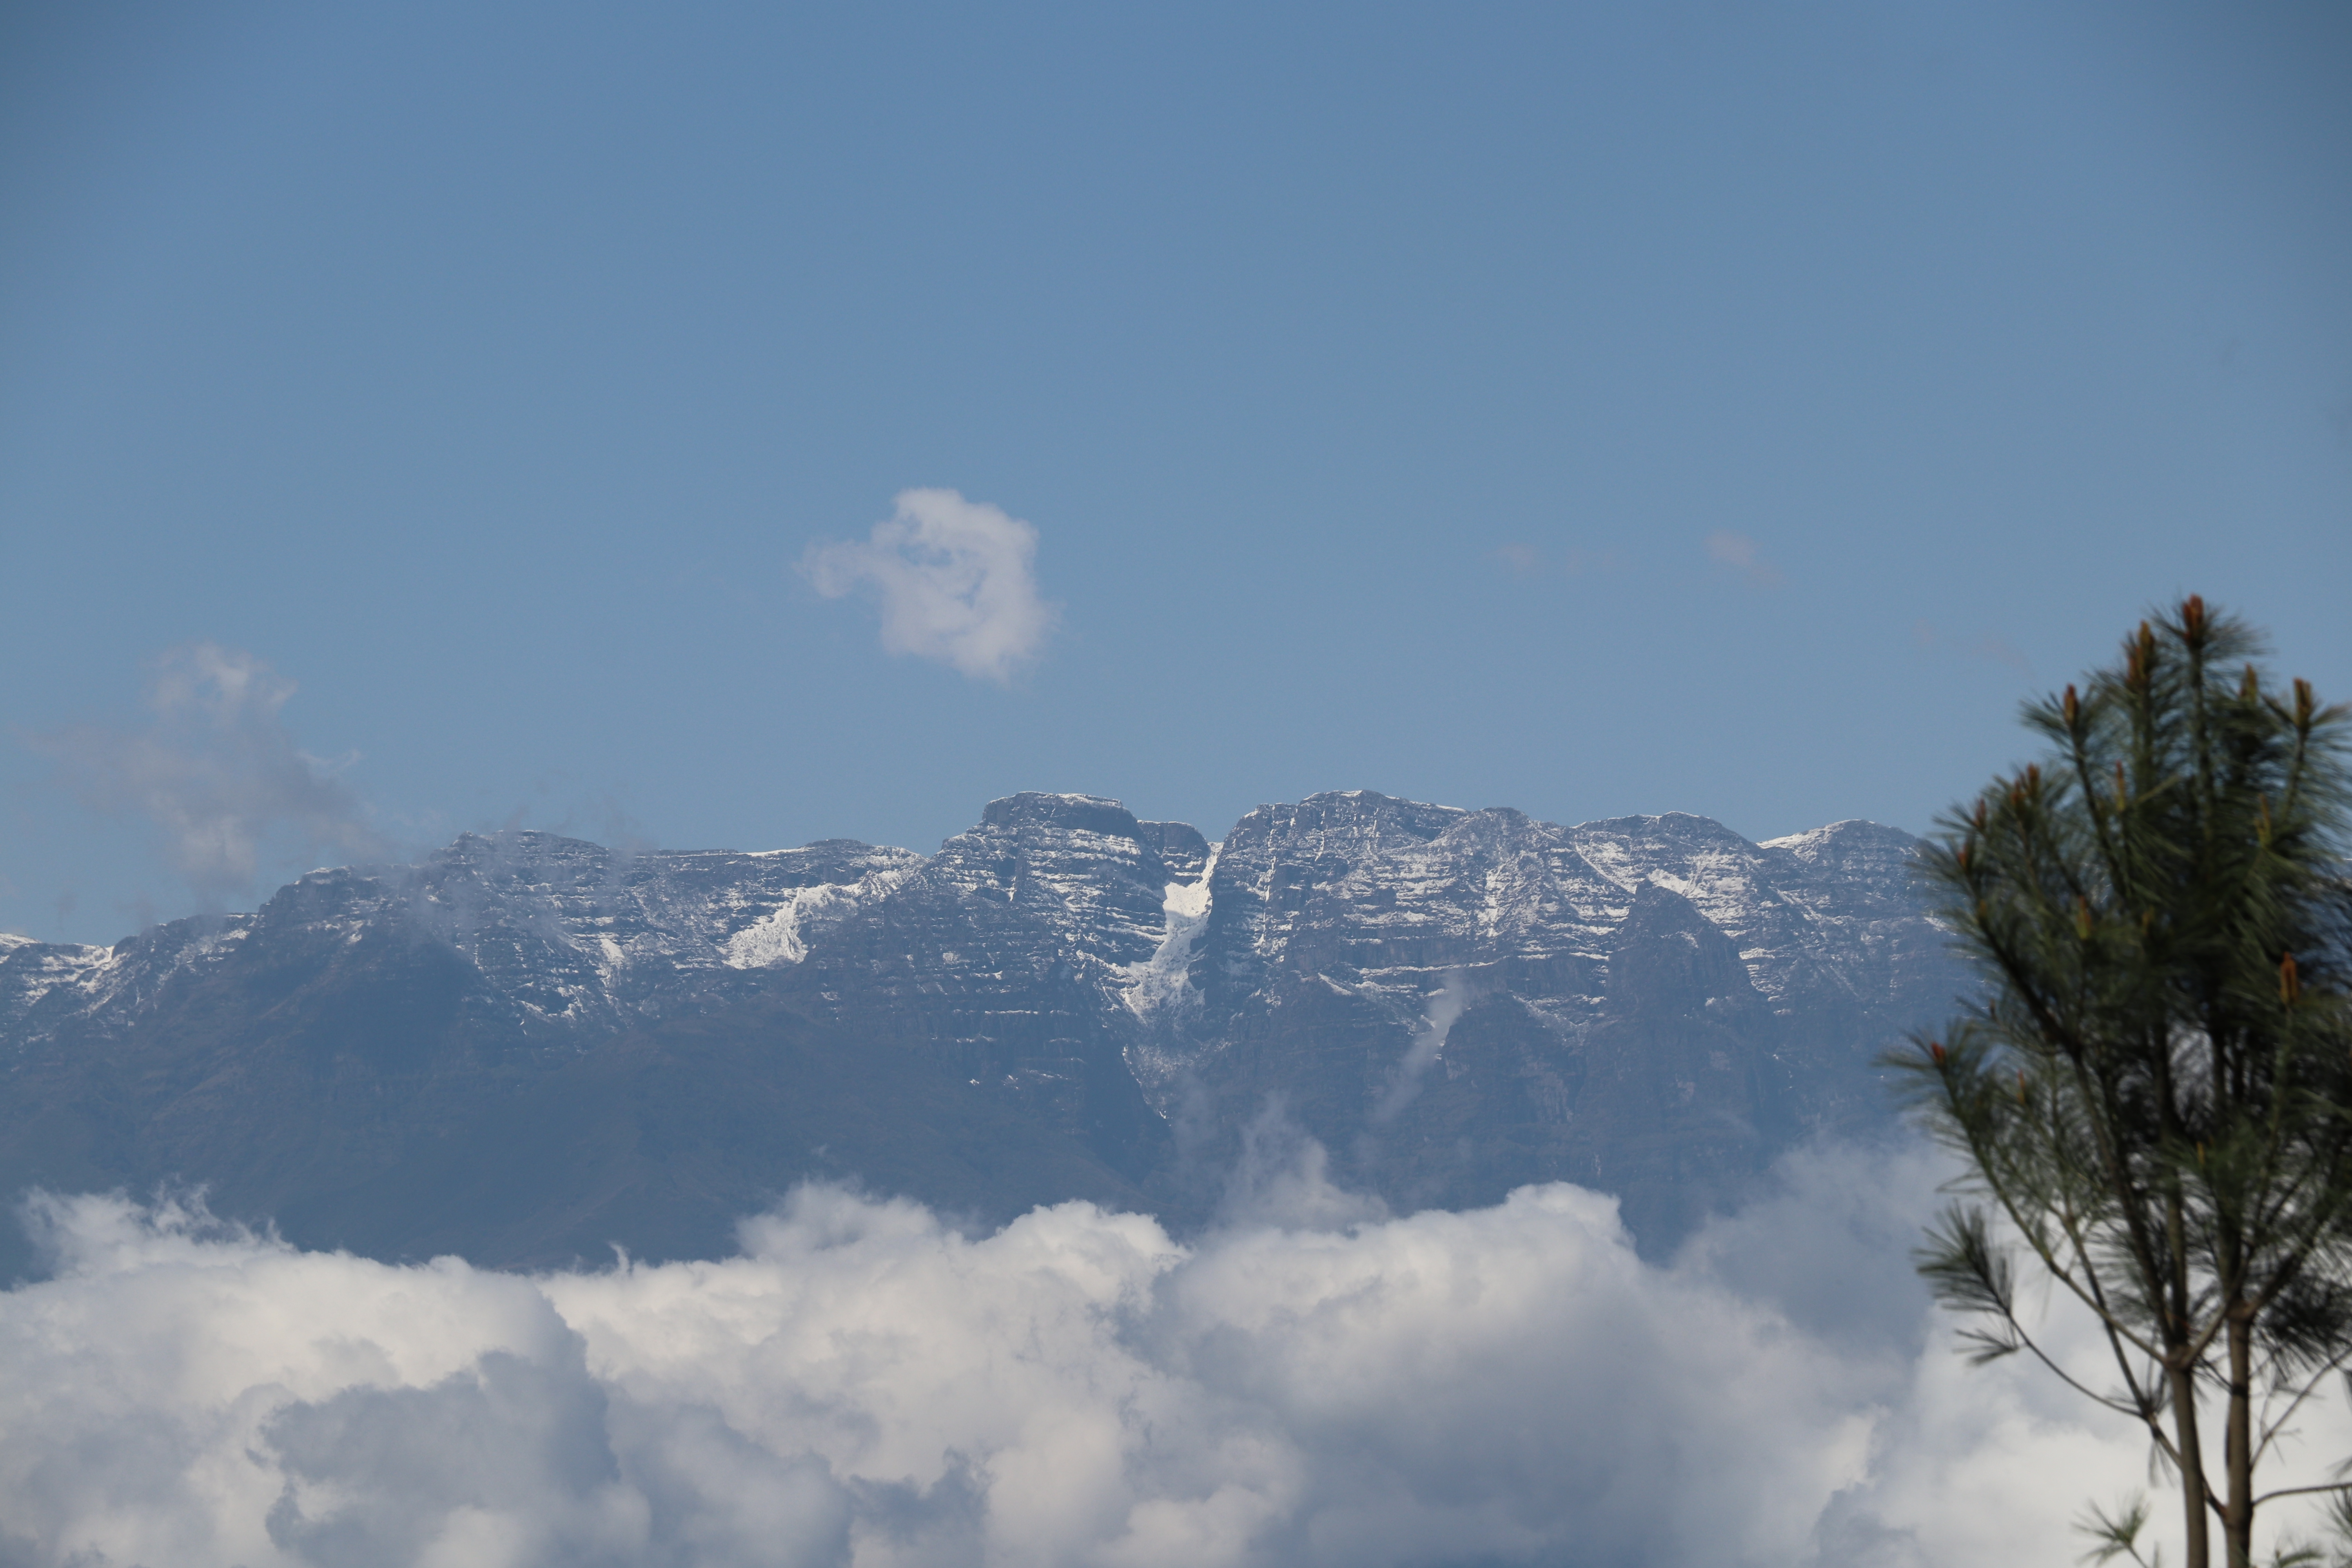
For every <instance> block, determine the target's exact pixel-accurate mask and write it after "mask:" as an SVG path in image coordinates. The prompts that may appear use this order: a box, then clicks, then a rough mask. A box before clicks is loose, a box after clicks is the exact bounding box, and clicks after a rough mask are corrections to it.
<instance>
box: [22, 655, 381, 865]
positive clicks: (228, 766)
mask: <svg viewBox="0 0 2352 1568" xmlns="http://www.w3.org/2000/svg"><path fill="white" fill-rule="evenodd" d="M294 690H295V687H294V683H293V682H292V681H290V680H288V679H285V678H284V677H282V676H280V675H279V674H278V672H277V671H276V670H274V669H272V668H270V667H269V665H268V662H267V661H266V660H263V659H261V658H257V657H255V656H254V655H252V654H250V653H245V652H240V651H238V650H237V649H235V648H226V647H221V646H220V645H219V644H217V643H212V642H194V643H187V644H184V645H182V646H180V647H174V648H172V649H169V650H168V651H166V652H164V653H163V654H161V655H159V656H157V658H155V659H154V660H153V661H152V665H151V671H150V677H149V680H148V683H147V708H148V710H149V714H150V717H149V719H148V721H146V722H145V723H144V724H142V725H140V726H137V727H133V728H110V727H108V726H104V725H98V724H81V725H76V726H73V727H71V728H68V729H65V730H60V731H53V732H51V733H48V734H45V735H40V736H37V737H34V739H33V742H32V743H33V745H34V747H35V749H36V750H37V751H39V752H42V753H44V754H46V755H47V756H48V757H49V758H51V759H52V760H53V761H54V762H55V763H56V764H57V770H58V777H59V778H60V780H62V781H63V782H64V783H65V784H67V785H68V787H69V788H71V789H72V790H73V792H74V793H75V794H76V795H79V797H80V798H81V800H82V801H83V803H84V804H86V805H89V806H91V807H92V808H94V809H96V810H99V811H102V812H107V813H112V814H121V815H128V816H139V817H142V818H144V819H145V820H146V821H147V822H148V823H149V824H151V825H152V826H153V828H154V829H155V830H156V833H157V835H158V838H159V842H160V846H161V847H162V850H163V855H164V857H165V858H166V859H167V860H168V861H169V862H170V864H171V865H172V867H173V869H174V870H175V871H177V872H178V873H179V875H181V876H182V877H184V879H186V880H187V883H188V886H189V888H190V889H192V890H193V891H194V893H195V895H196V897H197V899H198V900H199V901H200V902H203V903H205V904H207V905H209V906H212V907H215V908H218V907H220V906H222V905H223V904H225V903H226V901H227V900H230V899H232V898H234V897H236V895H238V894H241V893H244V892H246V891H247V890H248V889H251V888H252V886H253V884H254V880H255V878H256V876H257V873H258V872H259V871H260V870H261V869H262V868H263V858H264V855H265V853H266V851H268V849H270V848H272V847H275V848H277V849H278V850H280V851H282V852H284V853H285V854H287V855H289V856H299V855H302V854H309V853H314V852H317V851H320V850H334V851H337V852H340V853H342V854H345V855H350V856H354V857H356V856H361V855H365V854H370V853H374V852H376V851H378V850H379V849H380V848H381V847H382V846H381V844H380V842H379V840H378V838H377V837H376V834H375V832H374V830H373V827H372V826H370V824H369V820H368V813H367V809H366V807H365V805H364V804H363V803H362V801H361V799H360V797H359V795H358V794H357V793H356V792H355V791H353V790H352V787H351V785H350V784H348V783H346V782H345V781H344V780H343V779H342V778H341V776H340V771H341V767H342V766H343V765H345V764H344V763H337V762H331V761H328V760H326V759H322V758H319V757H314V756H311V755H309V754H308V753H306V752H303V751H302V750H301V748H300V747H299V746H298V745H297V744H296V743H295V740H294V737H293V734H292V732H291V731H289V730H288V728H287V727H286V722H285V720H284V719H283V718H282V717H281V716H280V710H281V709H283V708H284V707H285V705H286V701H287V700H288V699H289V698H290V697H292V696H293V695H294ZM346 761H348V759H347V760H346Z"/></svg>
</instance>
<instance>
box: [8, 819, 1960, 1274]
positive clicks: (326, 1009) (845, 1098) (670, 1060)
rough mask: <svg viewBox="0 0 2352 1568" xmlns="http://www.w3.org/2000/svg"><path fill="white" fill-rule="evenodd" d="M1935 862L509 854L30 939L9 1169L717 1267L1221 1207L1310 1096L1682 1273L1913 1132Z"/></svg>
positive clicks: (1580, 836) (348, 1223) (1644, 851)
mask: <svg viewBox="0 0 2352 1568" xmlns="http://www.w3.org/2000/svg"><path fill="white" fill-rule="evenodd" d="M1910 849H1911V840H1910V839H1909V838H1907V837H1906V836H1905V835H1902V834H1900V833H1897V832H1895V831H1893V830H1891V829H1887V828H1884V827H1879V826H1874V825H1872V824H1868V823H1859V822H1853V823H1843V824H1839V825H1836V826H1831V827H1826V828H1822V829H1819V830H1817V831H1815V832H1813V833H1809V834H1804V835H1800V836H1798V837H1793V838H1788V839H1782V840H1777V841H1774V842H1772V843H1769V844H1762V845H1758V844H1750V843H1748V841H1746V840H1745V839H1742V838H1740V837H1738V836H1737V835H1735V834H1732V833H1730V832H1729V831H1727V829H1725V828H1723V827H1722V826H1719V825H1717V824H1715V823H1712V822H1709V821H1706V819H1704V818H1699V817H1691V816H1659V817H1630V818H1622V819H1619V820H1615V821H1610V822H1601V823H1589V824H1585V825H1583V826H1574V827H1564V826H1557V825H1554V824H1549V823H1541V822H1537V821H1535V820H1533V819H1531V818H1529V817H1528V816H1524V815H1523V814H1521V813H1518V812H1516V811H1510V810H1507V809H1495V810H1486V811H1463V810H1458V809H1455V808H1453V807H1448V806H1436V805H1422V804H1419V803H1415V802H1411V801H1402V800H1394V799H1391V798H1389V797H1386V796H1382V795H1374V794H1370V793H1368V792H1361V791H1352V792H1348V793H1345V794H1336V795H1316V796H1312V797H1310V798H1308V799H1307V800H1305V801H1301V802H1298V803H1297V804H1296V805H1271V806H1264V807H1261V808H1259V809H1258V810H1256V811H1255V812H1252V813H1251V814H1250V815H1249V816H1245V817H1244V818H1243V819H1242V821H1241V822H1239V823H1237V824H1235V825H1234V827H1233V828H1232V830H1231V831H1230V832H1228V833H1227V834H1226V835H1225V836H1224V837H1223V839H1222V840H1220V841H1218V842H1217V843H1214V844H1212V843H1210V842H1209V841H1207V840H1206V839H1205V838H1204V837H1203V836H1202V835H1201V834H1200V833H1199V832H1197V831H1196V830H1194V829H1193V828H1192V827H1190V826H1185V825H1183V824H1180V823H1155V822H1141V821H1138V820H1137V819H1136V818H1135V817H1134V816H1132V815H1131V814H1129V812H1128V811H1127V810H1126V809H1125V808H1123V807H1122V806H1120V805H1118V803H1117V802H1114V801H1108V800H1100V799H1097V798H1093V797H1089V796H1083V795H1015V796H1012V797H1009V798H1007V799H1004V800H1000V801H996V802H992V803H991V804H990V805H989V806H988V807H987V809H986V811H985V812H984V813H983V814H982V820H981V822H980V823H979V824H978V825H977V826H974V827H973V828H972V829H971V831H969V832H967V833H963V834H960V835H958V836H957V837H953V838H950V839H949V840H948V841H947V842H946V843H945V844H944V845H942V846H941V847H940V850H939V852H938V853H936V854H934V855H931V856H928V857H926V856H920V855H916V854H913V853H910V852H908V851H906V850H902V849H890V848H877V847H871V846H867V845H863V844H856V843H851V842H847V841H843V840H831V841H826V842H823V843H819V844H814V845H811V846H808V847H805V848H802V849H793V850H782V851H775V852H770V853H763V854H739V853H732V852H719V851H712V852H698V853H676V852H647V853H641V854H635V855H625V854H622V853H619V852H616V851H612V850H607V849H604V848H603V847H598V846H595V845H593V844H586V843H582V842H580V841H578V840H573V839H566V838H560V837H552V836H550V835H545V834H536V833H507V834H499V835H496V836H492V837H478V836H473V835H468V836H466V837H461V838H459V839H458V840H457V842H456V843H454V844H452V845H451V846H450V847H448V848H446V849H445V850H443V851H442V852H440V853H439V854H437V855H436V856H434V857H432V858H429V859H427V860H425V861H424V862H423V863H421V864H419V865H415V866H409V867H375V868H346V869H338V870H327V871H318V872H313V873H311V874H310V875H309V876H307V877H304V878H303V879H300V880H299V881H298V882H295V883H293V884H291V885H290V886H289V887H287V888H285V889H281V890H280V891H279V892H278V894H277V895H276V896H275V897H274V898H272V899H271V900H269V901H268V903H267V904H265V905H264V906H263V908H262V909H261V910H258V911H257V912H256V913H254V914H251V915H237V916H231V917H228V918H226V919H225V920H215V921H180V922H176V923H174V924H173V925H169V926H165V927H162V928H158V929H157V930H155V931H150V932H147V933H144V934H142V936H139V937H136V938H133V939H131V940H129V941H126V942H121V943H119V944H117V945H116V946H115V947H113V948H111V949H103V948H78V947H58V946H50V945H47V944H42V943H37V942H25V941H23V940H21V939H16V938H0V1063H4V1064H5V1079H0V1180H5V1181H6V1182H7V1183H8V1184H10V1185H11V1186H13V1187H22V1186H23V1185H26V1184H31V1183H35V1182H42V1183H47V1184H56V1185H68V1186H89V1185H112V1184H121V1183H125V1182H130V1183H135V1184H145V1183H150V1182H153V1181H156V1180H160V1179H166V1178H179V1179H184V1180H189V1181H202V1182H208V1183H210V1184H213V1186H214V1188H215V1194H216V1197H217V1198H218V1200H219V1201H221V1203H222V1204H223V1206H225V1207H226V1208H229V1209H231V1210H233V1211H237V1212H246V1213H253V1214H264V1213H266V1214H269V1215H276V1216H277V1217H278V1219H279V1220H280V1222H281V1223H284V1224H286V1225H287V1226H288V1227H289V1234H294V1235H296V1236H297V1239H304V1240H311V1241H320V1242H332V1243H335V1244H339V1245H348V1246H353V1247H360V1248H362V1249H363V1250H370V1251H374V1252H379V1253H386V1254H392V1253H399V1252H402V1251H404V1250H415V1249H418V1248H420V1247H427V1246H430V1247H449V1248H452V1249H456V1250H463V1251H468V1252H470V1253H472V1254H474V1255H476V1256H478V1257H481V1258H483V1259H484V1260H486V1261H521V1260H532V1261H535V1260H547V1259H551V1258H559V1257H562V1256H568V1255H569V1254H568V1252H567V1250H566V1249H571V1250H572V1251H585V1252H593V1251H595V1250H597V1248H598V1246H599V1244H600V1243H601V1242H602V1241H604V1240H607V1239H610V1240H619V1241H623V1242H625V1243H626V1244H628V1245H630V1246H631V1247H632V1248H633V1249H634V1250H636V1251H639V1252H644V1253H654V1254H667V1253H675V1252H677V1251H682V1250H694V1249H697V1248H703V1249H708V1248H711V1247H718V1246H722V1245H723V1244H724V1224H725V1221H726V1219H727V1218H728V1217H729V1216H730V1214H731V1213H732V1212H739V1211H740V1209H742V1208H745V1207H749V1206H751V1205H755V1204H757V1203H759V1202H761V1201H764V1200H765V1199H766V1198H767V1197H769V1196H772V1195H773V1194H774V1193H775V1192H776V1191H778V1190H780V1189H781V1188H782V1187H783V1186H784V1185H787V1184H789V1183H790V1182H792V1181H793V1180H796V1179H799V1178H801V1177H803V1176H805V1175H811V1174H816V1175H832V1176H847V1177H854V1178H859V1179H863V1180H866V1181H868V1182H871V1183H876V1184H882V1185H887V1186H891V1187H894V1188H897V1189H899V1190H905V1191H908V1192H911V1193H914V1194H917V1195H919V1196H922V1197H924V1198H926V1199H927V1200H929V1201H931V1202H934V1203H940V1204H944V1205H948V1206H950V1207H952V1208H955V1209H958V1210H961V1211H966V1212H971V1213H972V1214H974V1215H979V1216H989V1217H993V1216H996V1215H1003V1214H1006V1213H1010V1212H1013V1211H1016V1210H1017V1209H1019V1208H1020V1207H1023V1206H1025V1205H1028V1204H1030V1203H1034V1202H1039V1201H1048V1200H1052V1199H1055V1198H1060V1197H1065V1196H1070V1195H1086V1196H1090V1197H1097V1198H1099V1199H1102V1200H1104V1201H1108V1202H1116V1203H1129V1204H1139V1205H1150V1206H1153V1207H1156V1208H1158V1209H1160V1210H1161V1211H1163V1212H1165V1213H1168V1214H1170V1215H1171V1216H1173V1217H1176V1218H1178V1219H1179V1220H1180V1221H1182V1220H1198V1219H1201V1218H1204V1217H1207V1216H1209V1215H1213V1213H1214V1212H1215V1211H1216V1209H1217V1207H1218V1205H1219V1204H1220V1203H1221V1202H1223V1201H1224V1199H1225V1197H1226V1195H1227V1189H1226V1184H1227V1181H1228V1178H1229V1177H1230V1174H1231V1173H1232V1171H1233V1170H1234V1166H1235V1163H1236V1161H1237V1159H1238V1157H1239V1152H1240V1145H1241V1140H1242V1137H1243V1133H1244V1129H1247V1128H1251V1127H1254V1126H1255V1127H1261V1128H1262V1127H1263V1126H1265V1125H1266V1119H1267V1118H1269V1117H1272V1118H1275V1119H1277V1120H1281V1121H1286V1122H1288V1123H1290V1124H1293V1125H1295V1126H1296V1127H1297V1128H1298V1129H1301V1130H1303V1131H1306V1132H1307V1133H1310V1134H1312V1135H1313V1136H1314V1137H1316V1138H1317V1139H1318V1140H1320V1141H1321V1142H1323V1143H1324V1144H1325V1145H1326V1147H1327V1148H1328V1150H1329V1151H1330V1153H1331V1155H1332V1158H1333V1160H1334V1163H1335V1165H1336V1167H1337V1169H1338V1170H1339V1173H1341V1175H1342V1176H1343V1177H1344V1178H1345V1179H1346V1180H1348V1181H1349V1182H1350V1183H1351V1184H1356V1185H1360V1186H1362V1187H1365V1188H1369V1189H1370V1190H1372V1191H1375V1192H1378V1193H1379V1194H1381V1195H1383V1196H1384V1197H1385V1198H1386V1199H1387V1200H1388V1201H1390V1202H1391V1204H1394V1205H1400V1206H1421V1205H1448V1206H1456V1205H1469V1204H1476V1203H1484V1202H1490V1201H1493V1200H1495V1199H1496V1198H1499V1197H1500V1196H1501V1195H1502V1194H1504V1193H1505V1192H1506V1191H1507V1190H1508V1189H1509V1188H1510V1187H1511V1186H1514V1185H1517V1184H1520V1183H1523V1182H1528V1181H1537V1180H1548V1179H1554V1178H1565V1179H1570V1180H1575V1181H1580V1182H1583V1183H1586V1184H1591V1185H1596V1186H1600V1187H1602V1188H1604V1189H1607V1190H1611V1191H1614V1192H1617V1193H1620V1194H1623V1196H1624V1197H1625V1199H1626V1202H1627V1205H1628V1215H1629V1217H1630V1218H1631V1219H1633V1222H1634V1224H1635V1226H1636V1227H1637V1230H1639V1231H1640V1232H1641V1233H1642V1234H1643V1236H1644V1237H1645V1238H1646V1239H1649V1240H1650V1241H1652V1242H1654V1243H1657V1244H1663V1243H1664V1241H1667V1240H1670V1239H1671V1238H1672V1237H1675V1236H1676V1235H1678V1234H1680V1233H1681V1232H1682V1231H1683V1230H1684V1229H1685V1228H1686V1227H1687V1226H1688V1225H1689V1223H1690V1222H1691V1221H1692V1220H1693V1219H1694V1218H1695V1217H1696V1215H1698V1214H1700V1213H1701V1212H1703V1211H1704V1209H1705V1208H1706V1206H1707V1205H1709V1204H1711V1203H1715V1202H1718V1201H1721V1199H1722V1198H1723V1197H1724V1196H1725V1195H1726V1194H1727V1193H1729V1192H1731V1191H1733V1190H1736V1188H1737V1187H1738V1184H1740V1183H1741V1182H1742V1181H1744V1180H1746V1179H1748V1178H1750V1177H1752V1175H1753V1174H1754V1173H1755V1172H1756V1171H1757V1170H1759V1168H1760V1167H1761V1165H1762V1164H1763V1163H1764V1162H1766V1161H1767V1160H1769V1158H1770V1156H1771V1155H1772V1154H1773V1153H1774V1152H1778V1151H1779V1150H1780V1148H1782V1147H1785V1146H1786V1145H1787V1144H1788V1143H1789V1142H1790V1141H1792V1140H1793V1139H1795V1138H1798V1137H1800V1136H1801V1135H1803V1134H1804V1133H1805V1132H1806V1131H1810V1130H1812V1129H1817V1128H1822V1127H1836V1126H1846V1127H1852V1126H1859V1125H1864V1124H1869V1123H1874V1122H1876V1121H1882V1120H1883V1119H1884V1117H1885V1105H1884V1103H1883V1097H1882V1095H1881V1092H1880V1090H1879V1089H1878V1088H1877V1086H1876V1084H1875V1083H1874V1075H1873V1073H1872V1071H1871V1069H1870V1067H1869V1063H1870V1060H1871V1058H1872V1057H1873V1056H1874V1055H1875V1053H1876V1052H1877V1051H1879V1050H1880V1049H1882V1048H1884V1047H1885V1046H1887V1045H1889V1044H1891V1043H1893V1042H1894V1041H1895V1039H1897V1038H1899V1037H1900V1036H1901V1034H1902V1033H1903V1032H1904V1031H1905V1030H1906V1028H1910V1027H1916V1026H1922V1025H1925V1024H1927V1023H1930V1022H1934V1021H1937V1020H1940V1018H1941V1017H1942V1016H1944V1015H1945V1014H1946V1013H1947V1012H1948V1011H1949V1009H1950V1006H1951V1004H1952V1000H1953V997H1954V995H1955V994H1956V993H1957V992H1958V991H1959V990H1960V989H1961V987H1962V986H1963V984H1965V977H1964V976H1963V975H1962V973H1960V972H1959V971H1958V968H1957V967H1956V966H1955V965H1954V963H1952V961H1951V960H1950V959H1949V958H1948V955H1947V954H1946V953H1945V952H1944V949H1943V945H1942V942H1941V941H1940V938H1939V936H1938V934H1937V931H1936V929H1935V928H1934V926H1933V925H1932V923H1931V922H1930V921H1928V920H1927V918H1926V916H1925V915H1924V913H1923V911H1922V910H1921V909H1920V907H1919V905H1918V902H1917V900H1916V894H1915V892H1914V889H1912V887H1911V885H1910V883H1909V880H1908V878H1907V873H1906V858H1907V857H1908V855H1909V853H1910ZM600 1226H602V1227H603V1228H602V1229H601V1230H600V1228H599V1227H600ZM623 1233H625V1234H623Z"/></svg>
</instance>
